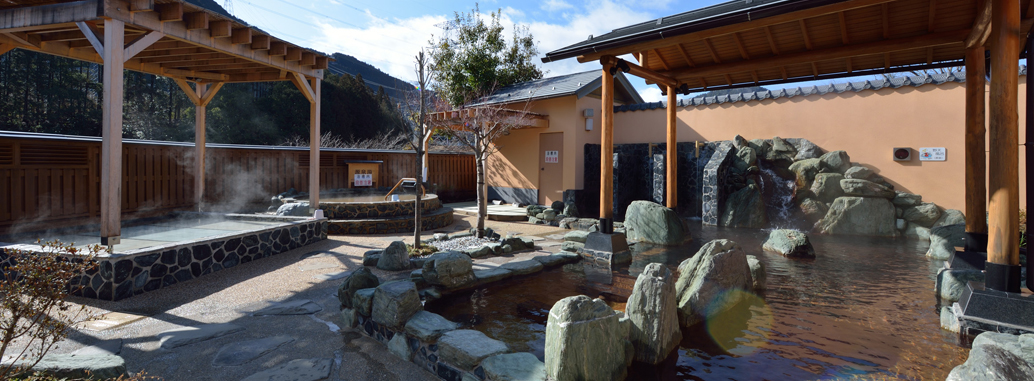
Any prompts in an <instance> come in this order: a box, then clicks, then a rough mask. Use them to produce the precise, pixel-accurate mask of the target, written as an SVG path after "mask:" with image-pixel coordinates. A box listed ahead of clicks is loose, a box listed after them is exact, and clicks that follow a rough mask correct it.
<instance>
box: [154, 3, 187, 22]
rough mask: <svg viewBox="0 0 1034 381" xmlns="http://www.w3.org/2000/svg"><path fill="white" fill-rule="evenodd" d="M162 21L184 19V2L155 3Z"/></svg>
mask: <svg viewBox="0 0 1034 381" xmlns="http://www.w3.org/2000/svg"><path fill="white" fill-rule="evenodd" d="M155 8H156V9H157V11H158V20H160V21H161V22H173V21H183V3H180V2H173V3H165V4H158V5H155Z"/></svg>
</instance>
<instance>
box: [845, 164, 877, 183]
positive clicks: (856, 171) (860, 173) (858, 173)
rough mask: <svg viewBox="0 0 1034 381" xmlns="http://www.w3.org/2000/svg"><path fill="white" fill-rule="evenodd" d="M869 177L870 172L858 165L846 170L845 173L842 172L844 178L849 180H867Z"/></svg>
mask: <svg viewBox="0 0 1034 381" xmlns="http://www.w3.org/2000/svg"><path fill="white" fill-rule="evenodd" d="M869 176H872V170H871V169H869V168H868V167H863V166H860V165H856V166H853V167H851V168H848V169H847V171H846V172H844V177H846V178H849V179H861V180H868V179H869Z"/></svg>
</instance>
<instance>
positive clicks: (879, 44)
mask: <svg viewBox="0 0 1034 381" xmlns="http://www.w3.org/2000/svg"><path fill="white" fill-rule="evenodd" d="M968 33H969V30H957V31H952V32H943V33H935V34H925V35H921V36H914V37H904V38H898V39H893V40H886V41H875V42H867V43H860V44H853V45H847V46H838V47H833V48H827V49H819V50H809V51H803V52H799V53H790V54H782V55H778V56H773V57H766V58H759V59H754V60H751V61H739V62H732V63H727V64H722V65H707V66H698V67H696V68H689V69H680V70H672V71H670V72H667V73H661V74H664V75H668V76H671V77H673V78H676V79H679V78H686V77H699V76H711V75H719V74H723V73H738V72H745V71H750V70H758V69H764V68H769V67H777V66H786V65H793V64H800V63H805V62H812V63H814V62H817V61H827V60H836V59H843V58H847V57H858V56H866V55H873V54H881V53H888V52H895V51H901V50H908V49H915V48H919V47H928V46H941V45H952V44H961V43H962V38H963V37H964V36H965V35H966V34H968Z"/></svg>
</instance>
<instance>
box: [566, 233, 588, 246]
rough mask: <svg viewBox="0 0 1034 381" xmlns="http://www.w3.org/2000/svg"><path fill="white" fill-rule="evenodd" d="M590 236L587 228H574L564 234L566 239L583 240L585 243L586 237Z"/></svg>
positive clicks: (571, 240)
mask: <svg viewBox="0 0 1034 381" xmlns="http://www.w3.org/2000/svg"><path fill="white" fill-rule="evenodd" d="M588 237H589V232H588V231H585V230H572V231H569V232H567V234H564V241H568V242H581V243H585V239H586V238H588Z"/></svg>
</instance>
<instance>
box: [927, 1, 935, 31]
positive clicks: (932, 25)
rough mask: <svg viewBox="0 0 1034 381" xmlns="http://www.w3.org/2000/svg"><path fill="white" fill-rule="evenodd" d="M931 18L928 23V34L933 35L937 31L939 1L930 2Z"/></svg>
mask: <svg viewBox="0 0 1034 381" xmlns="http://www.w3.org/2000/svg"><path fill="white" fill-rule="evenodd" d="M929 16H930V17H929V18H928V19H927V21H926V32H927V33H933V32H934V31H936V30H937V28H935V26H936V25H937V0H930V12H929Z"/></svg>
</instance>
